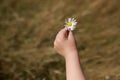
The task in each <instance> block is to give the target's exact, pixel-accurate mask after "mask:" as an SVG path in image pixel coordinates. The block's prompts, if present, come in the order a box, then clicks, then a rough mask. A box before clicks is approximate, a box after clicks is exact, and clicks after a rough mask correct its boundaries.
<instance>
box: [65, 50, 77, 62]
mask: <svg viewBox="0 0 120 80" xmlns="http://www.w3.org/2000/svg"><path fill="white" fill-rule="evenodd" d="M78 57H79V54H78V51H72V52H68V53H67V54H66V56H65V60H69V59H74V58H78Z"/></svg>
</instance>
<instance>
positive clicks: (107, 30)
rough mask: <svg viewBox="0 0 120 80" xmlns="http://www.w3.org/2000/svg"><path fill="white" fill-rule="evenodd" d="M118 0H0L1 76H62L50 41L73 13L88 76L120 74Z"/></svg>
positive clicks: (91, 79) (106, 79)
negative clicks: (76, 22)
mask: <svg viewBox="0 0 120 80" xmlns="http://www.w3.org/2000/svg"><path fill="white" fill-rule="evenodd" d="M119 2H120V1H119V0H111V1H110V0H91V1H89V0H74V1H70V0H65V1H63V0H59V1H58V0H50V1H47V0H35V1H33V0H20V1H16V0H1V1H0V79H1V80H65V63H64V60H63V59H62V58H61V57H60V56H59V55H57V54H56V52H55V51H54V48H53V42H54V38H55V36H56V34H57V32H58V31H59V30H60V29H61V28H64V26H63V25H64V20H65V19H66V18H68V17H75V18H76V19H77V21H78V25H77V29H76V30H75V37H76V40H77V45H78V49H79V53H80V58H81V64H82V66H83V69H84V72H85V74H86V76H87V78H88V80H119V79H120V71H119V70H120V67H119V66H120V59H119V58H120V42H119V41H120V34H119V32H120V23H119V21H120V17H119V16H120V8H119V7H120V6H119Z"/></svg>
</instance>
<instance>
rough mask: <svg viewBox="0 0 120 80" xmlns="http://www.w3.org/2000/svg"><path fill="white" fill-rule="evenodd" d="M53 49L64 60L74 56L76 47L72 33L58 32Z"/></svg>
mask: <svg viewBox="0 0 120 80" xmlns="http://www.w3.org/2000/svg"><path fill="white" fill-rule="evenodd" d="M54 48H55V50H56V51H57V52H58V53H59V54H60V55H62V56H63V57H64V58H66V57H67V56H69V55H73V54H76V53H77V47H76V42H75V38H74V35H73V33H72V31H69V32H68V31H67V30H65V29H62V30H60V31H59V33H58V34H57V36H56V39H55V41H54Z"/></svg>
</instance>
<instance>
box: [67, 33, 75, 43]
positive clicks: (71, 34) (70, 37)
mask: <svg viewBox="0 0 120 80" xmlns="http://www.w3.org/2000/svg"><path fill="white" fill-rule="evenodd" d="M68 40H70V41H75V37H74V35H73V33H72V31H70V32H69V35H68Z"/></svg>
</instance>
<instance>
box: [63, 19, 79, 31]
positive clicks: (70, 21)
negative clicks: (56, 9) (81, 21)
mask: <svg viewBox="0 0 120 80" xmlns="http://www.w3.org/2000/svg"><path fill="white" fill-rule="evenodd" d="M76 24H77V22H76V20H75V19H74V18H68V19H67V20H65V29H67V30H71V31H72V30H74V29H75V26H76Z"/></svg>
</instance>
